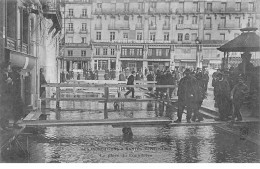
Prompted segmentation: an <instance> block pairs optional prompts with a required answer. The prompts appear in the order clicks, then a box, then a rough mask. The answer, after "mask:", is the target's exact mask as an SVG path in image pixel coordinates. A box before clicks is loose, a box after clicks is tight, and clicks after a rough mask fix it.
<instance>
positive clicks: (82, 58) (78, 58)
mask: <svg viewBox="0 0 260 169" xmlns="http://www.w3.org/2000/svg"><path fill="white" fill-rule="evenodd" d="M60 59H64V60H67V61H90V60H91V58H89V57H61V58H60Z"/></svg>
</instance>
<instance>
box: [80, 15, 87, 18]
mask: <svg viewBox="0 0 260 169" xmlns="http://www.w3.org/2000/svg"><path fill="white" fill-rule="evenodd" d="M80 18H88V15H85V14H84V15H82V14H81V15H80Z"/></svg>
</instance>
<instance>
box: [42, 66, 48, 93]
mask: <svg viewBox="0 0 260 169" xmlns="http://www.w3.org/2000/svg"><path fill="white" fill-rule="evenodd" d="M46 83H47V82H46V80H45V77H44V74H43V68H41V69H40V85H43V84H46ZM44 92H45V87H42V86H40V97H41V96H42V94H43V93H44Z"/></svg>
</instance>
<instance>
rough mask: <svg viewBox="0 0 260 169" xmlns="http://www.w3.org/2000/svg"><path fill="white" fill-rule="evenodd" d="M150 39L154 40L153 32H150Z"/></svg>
mask: <svg viewBox="0 0 260 169" xmlns="http://www.w3.org/2000/svg"><path fill="white" fill-rule="evenodd" d="M150 40H152V41H155V33H154V32H153V33H150Z"/></svg>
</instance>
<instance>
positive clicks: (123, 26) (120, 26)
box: [108, 24, 130, 30]
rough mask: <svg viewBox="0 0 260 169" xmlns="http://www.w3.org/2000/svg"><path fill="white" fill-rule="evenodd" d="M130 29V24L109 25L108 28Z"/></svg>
mask: <svg viewBox="0 0 260 169" xmlns="http://www.w3.org/2000/svg"><path fill="white" fill-rule="evenodd" d="M128 29H130V27H129V25H113V24H109V25H108V30H128Z"/></svg>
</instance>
